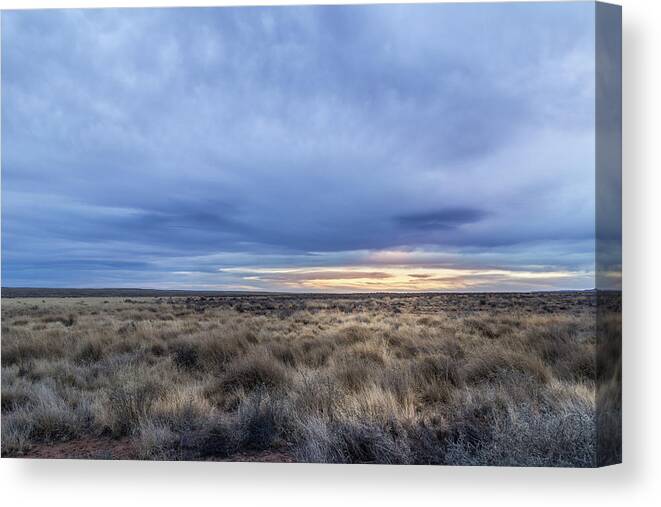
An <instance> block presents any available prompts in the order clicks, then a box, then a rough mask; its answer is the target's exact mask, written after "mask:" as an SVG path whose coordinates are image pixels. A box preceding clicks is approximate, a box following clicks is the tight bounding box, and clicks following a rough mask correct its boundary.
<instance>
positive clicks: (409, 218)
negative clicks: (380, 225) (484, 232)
mask: <svg viewBox="0 0 661 507" xmlns="http://www.w3.org/2000/svg"><path fill="white" fill-rule="evenodd" d="M486 215H487V213H486V212H485V211H483V210H480V209H475V208H447V209H442V210H437V211H432V212H425V213H414V214H410V215H401V216H399V217H397V218H396V220H397V222H398V223H399V224H400V225H401V226H403V227H410V228H413V229H452V228H455V227H459V226H460V225H462V224H470V223H472V222H477V221H479V220H481V219H482V218H484V217H485V216H486Z"/></svg>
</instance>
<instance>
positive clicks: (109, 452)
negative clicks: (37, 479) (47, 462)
mask: <svg viewBox="0 0 661 507" xmlns="http://www.w3.org/2000/svg"><path fill="white" fill-rule="evenodd" d="M23 457H25V458H38V459H135V457H136V454H135V447H134V445H133V443H132V442H131V441H130V440H129V439H128V438H123V439H120V440H112V439H110V438H94V437H87V438H80V439H77V440H70V441H68V442H59V443H55V444H41V445H35V446H33V447H32V448H31V449H30V450H29V451H27V452H26V453H25V455H24V456H23Z"/></svg>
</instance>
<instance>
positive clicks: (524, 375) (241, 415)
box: [2, 295, 596, 466]
mask: <svg viewBox="0 0 661 507" xmlns="http://www.w3.org/2000/svg"><path fill="white" fill-rule="evenodd" d="M472 298H473V299H470V297H467V296H461V297H457V299H456V301H455V302H454V303H453V302H452V300H451V299H448V297H447V296H443V297H442V298H441V297H439V299H438V300H437V301H436V300H434V296H429V295H426V296H419V297H417V298H416V297H402V298H401V299H398V298H397V297H396V296H379V297H367V296H362V297H354V298H342V297H337V298H332V297H327V296H326V297H320V298H314V297H300V298H295V297H291V296H287V297H283V298H281V299H278V297H275V296H274V297H270V298H269V297H261V298H260V297H256V296H255V297H253V298H252V299H251V298H244V299H242V300H241V299H240V298H233V299H232V298H229V300H230V301H231V302H230V303H228V299H227V298H226V299H222V300H221V298H217V299H215V300H214V299H213V298H199V299H194V298H168V299H162V298H139V299H135V298H134V299H131V300H124V299H122V298H85V299H71V298H70V299H65V298H47V299H44V300H41V299H3V301H2V455H3V456H21V455H28V456H29V455H30V453H31V452H32V451H33V450H34V449H37V448H39V447H40V446H44V445H50V444H52V443H54V442H60V441H64V440H68V441H75V440H76V439H82V438H95V437H98V438H116V439H117V438H129V439H130V440H131V441H132V442H133V443H134V449H135V457H136V458H139V459H227V458H230V457H232V456H234V455H236V454H237V453H246V452H253V453H254V452H271V451H273V452H284V453H287V454H289V455H290V456H292V457H293V458H294V459H296V460H298V461H303V462H334V463H357V462H362V463H415V464H436V463H439V464H470V465H473V464H478V465H486V464H502V465H540V466H593V465H594V464H595V452H596V438H595V368H596V366H595V364H594V359H595V328H594V327H595V321H594V308H593V307H592V306H591V304H590V301H589V299H587V298H585V297H584V296H582V295H576V296H573V295H548V296H547V299H544V298H543V297H541V298H540V297H539V296H535V298H536V299H535V300H534V301H528V300H524V299H521V296H519V295H510V296H502V297H500V298H496V297H494V296H493V295H489V296H480V295H476V296H473V297H472ZM485 298H486V300H487V303H486V304H485V303H482V302H481V301H484V300H485ZM435 301H436V302H435ZM549 309H550V310H549ZM63 457H66V456H63Z"/></svg>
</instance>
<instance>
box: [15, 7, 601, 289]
mask: <svg viewBox="0 0 661 507" xmlns="http://www.w3.org/2000/svg"><path fill="white" fill-rule="evenodd" d="M593 23H594V4H592V3H589V2H586V3H562V4H555V3H541V4H507V3H505V4H482V5H466V4H449V5H419V6H412V5H391V6H367V7H361V6H358V7H356V6H353V7H286V8H238V9H229V8H228V9H226V8H223V9H159V10H118V9H111V10H88V11H82V10H70V11H57V10H55V11H53V10H51V11H31V12H30V11H24V12H3V13H2V285H3V286H49V287H153V288H190V289H227V290H229V289H232V290H236V289H242V290H286V291H367V290H377V291H380V290H396V291H408V290H425V291H431V290H460V291H483V290H547V289H586V288H592V287H594V270H595V269H594V235H595V234H594V223H595V217H594V205H595V197H594V184H595V183H594V166H595V162H594V100H595V98H594V86H595V80H594V37H595V33H594V24H593Z"/></svg>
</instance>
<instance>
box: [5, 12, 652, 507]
mask: <svg viewBox="0 0 661 507" xmlns="http://www.w3.org/2000/svg"><path fill="white" fill-rule="evenodd" d="M245 3H249V4H253V5H254V4H278V3H306V2H305V1H299V2H291V1H290V2H287V1H277V0H276V1H263V0H262V1H260V0H258V1H254V0H253V1H250V0H248V1H247V2H246V1H243V2H242V1H241V0H235V1H227V0H225V1H222V0H216V1H204V0H202V1H199V0H198V1H189V2H186V1H185V0H180V1H176V0H160V1H159V0H155V1H154V0H152V1H144V0H143V1H140V0H133V1H129V0H119V1H114V2H113V1H98V0H97V1H93V2H91V1H87V2H85V1H80V0H78V1H58V0H56V1H50V2H49V1H46V0H41V1H25V2H19V1H5V0H0V7H2V8H3V9H6V8H24V7H55V6H57V7H89V6H95V7H101V6H137V5H139V6H149V5H173V6H175V5H229V4H245ZM322 3H338V2H322ZM339 3H342V2H339ZM363 3H374V2H369V0H363ZM620 3H621V4H622V5H623V32H624V33H623V41H624V68H623V74H624V75H623V79H624V165H623V169H624V182H623V186H624V189H623V192H624V201H623V202H624V217H623V218H624V241H625V243H624V293H625V299H624V410H625V412H624V461H625V463H624V464H623V465H620V466H615V467H609V468H606V469H598V470H571V469H564V470H552V469H512V468H450V467H402V466H363V465H355V466H338V465H298V464H290V465H278V464H257V463H255V464H250V463H232V464H227V463H142V462H110V461H106V462H104V461H94V462H91V461H63V460H61V461H46V460H44V461H38V460H18V459H14V460H11V459H3V460H1V461H0V498H2V500H3V501H4V502H5V505H36V504H38V503H39V504H43V505H47V506H49V507H50V506H56V505H67V506H75V505H90V504H95V505H113V506H117V505H119V506H123V505H133V504H138V503H141V504H144V505H158V506H159V507H161V506H163V507H167V506H182V505H184V506H191V507H192V506H193V505H195V506H197V505H204V504H207V503H214V504H226V505H232V504H243V505H246V504H247V505H252V504H261V505H269V506H271V505H287V506H290V505H309V504H315V505H333V506H340V507H345V506H348V505H380V506H381V505H395V504H398V505H402V504H403V505H405V506H407V507H408V506H410V507H413V506H418V505H420V506H426V505H459V506H461V507H464V506H470V505H480V506H489V507H495V506H499V505H506V506H508V507H511V506H515V505H526V506H546V505H552V506H554V507H564V505H567V506H572V505H588V504H599V505H600V506H608V505H617V506H627V507H628V506H631V505H651V504H652V502H653V501H656V502H657V503H656V505H658V502H659V500H661V466H660V465H659V463H660V460H661V446H660V445H659V444H660V440H661V409H660V408H659V400H661V395H660V393H659V391H658V388H659V384H660V383H659V380H660V379H659V371H661V346H660V344H661V336H659V333H658V325H657V323H658V321H659V320H660V319H661V315H659V314H661V306H660V303H661V298H660V297H659V294H661V286H660V285H659V282H660V279H659V260H660V259H661V251H660V250H661V249H660V248H659V246H660V244H659V237H658V232H657V231H658V230H659V229H661V225H660V219H661V209H660V208H661V206H660V202H661V199H659V197H658V196H659V188H660V187H661V185H660V183H661V178H660V177H659V174H660V172H661V171H660V170H661V160H660V158H659V150H658V147H659V144H661V125H660V122H659V113H661V110H660V108H659V105H660V104H659V102H660V100H659V95H660V92H661V71H660V70H659V63H658V62H660V61H661V44H660V40H661V27H660V26H659V25H660V24H661V8H660V5H661V2H658V1H657V0H647V1H646V0H623V1H622V2H620ZM655 259H656V261H655Z"/></svg>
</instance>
